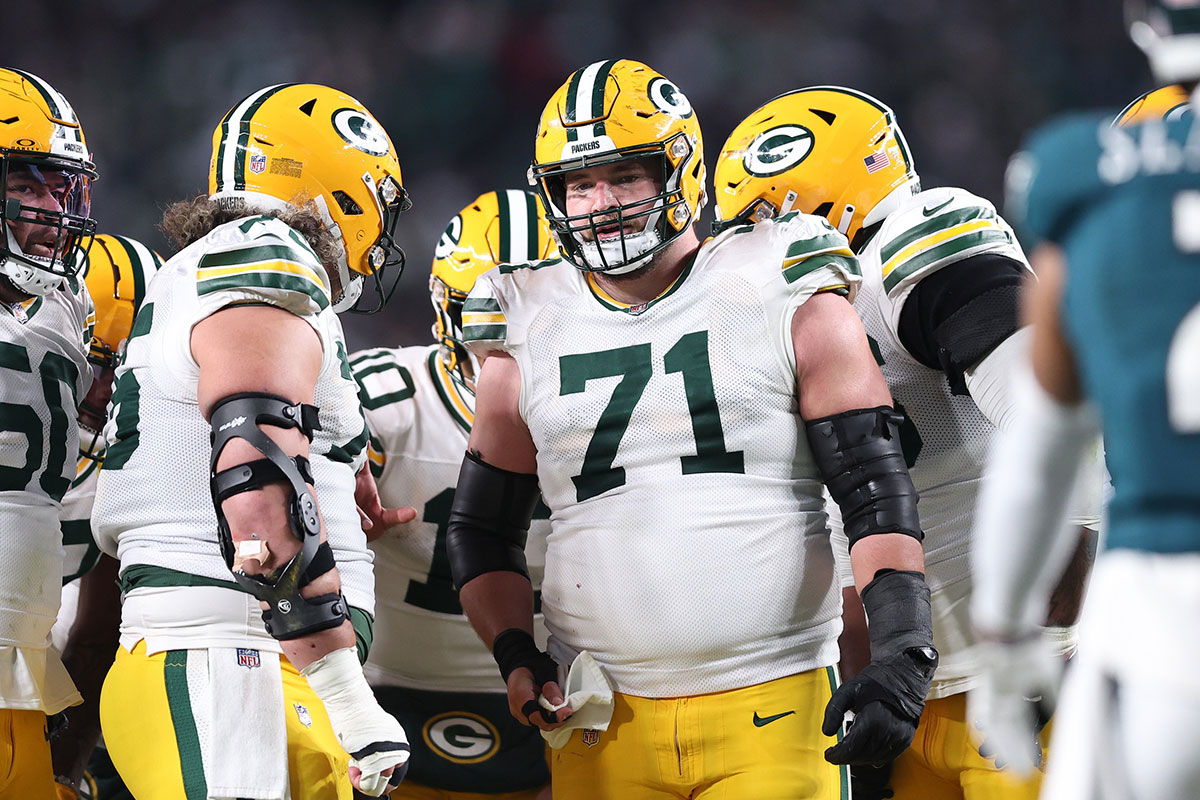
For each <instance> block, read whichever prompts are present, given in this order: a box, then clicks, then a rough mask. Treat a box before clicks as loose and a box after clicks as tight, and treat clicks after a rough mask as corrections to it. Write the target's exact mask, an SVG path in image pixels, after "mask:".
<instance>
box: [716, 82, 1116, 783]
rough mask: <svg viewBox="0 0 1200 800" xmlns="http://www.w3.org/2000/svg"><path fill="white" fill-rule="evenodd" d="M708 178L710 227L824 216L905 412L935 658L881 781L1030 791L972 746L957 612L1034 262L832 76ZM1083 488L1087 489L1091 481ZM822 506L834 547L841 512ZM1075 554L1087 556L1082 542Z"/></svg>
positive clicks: (775, 110) (744, 139)
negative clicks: (853, 272)
mask: <svg viewBox="0 0 1200 800" xmlns="http://www.w3.org/2000/svg"><path fill="white" fill-rule="evenodd" d="M714 182H715V184H716V198H717V217H718V222H717V224H716V227H717V229H723V228H724V227H727V226H728V225H737V224H741V223H743V222H745V221H747V220H755V219H772V218H775V217H777V216H779V215H781V214H787V213H789V212H791V211H793V210H803V211H807V212H811V213H815V214H819V215H821V216H823V217H825V218H827V219H828V220H829V221H830V222H831V223H832V224H833V225H835V226H836V227H837V228H838V230H839V231H841V232H842V233H844V234H846V236H847V237H848V238H849V239H850V243H851V249H853V250H854V251H855V252H856V253H857V254H858V260H859V265H860V266H861V268H862V272H863V280H862V287H861V289H860V292H859V295H858V298H857V299H856V301H855V308H856V309H857V310H858V312H859V314H860V316H861V317H862V319H863V324H864V326H865V327H866V330H867V334H868V336H869V338H870V342H871V349H872V352H873V353H874V355H875V359H876V361H878V363H879V365H880V368H881V369H882V370H883V374H884V377H885V378H886V379H887V381H888V385H889V386H890V387H891V390H892V396H893V398H894V402H895V407H896V410H897V411H898V412H899V413H900V414H901V415H902V417H903V421H902V422H901V425H900V437H901V442H902V444H903V449H904V455H905V460H906V462H907V464H908V467H909V469H910V470H911V474H912V478H913V483H914V484H915V485H916V487H917V490H918V492H919V493H920V495H921V503H920V506H919V511H920V519H921V527H922V530H923V531H924V532H925V536H926V538H925V560H926V567H927V570H928V572H927V574H928V579H929V585H930V589H931V591H932V595H933V625H934V628H933V630H934V642H935V644H936V646H937V649H938V653H939V654H940V656H941V661H940V664H939V665H938V671H937V674H936V675H935V676H934V681H933V685H932V687H931V689H930V693H929V698H928V702H927V704H926V707H925V713H924V716H923V717H922V722H921V727H920V728H919V729H918V731H917V737H916V739H915V741H914V743H913V746H912V747H911V748H910V749H909V750H908V751H907V752H906V753H905V754H904V755H903V756H902V757H901V758H900V759H899V760H898V761H897V762H896V764H895V767H894V769H893V770H892V775H891V791H893V792H894V793H895V796H896V797H897V798H917V797H920V798H925V797H933V798H959V800H961V798H963V797H964V796H966V793H967V792H968V787H970V788H969V791H970V793H971V794H970V796H971V797H974V798H993V797H994V798H1009V797H1011V798H1021V797H1028V798H1034V797H1036V796H1037V791H1038V780H1037V778H1034V779H1032V780H1030V781H1028V782H1026V784H1025V785H1018V784H1017V783H1016V782H1015V781H1014V780H1013V778H1012V776H1011V775H1007V774H1002V773H1001V772H1000V770H999V769H998V768H997V766H996V764H995V763H994V762H993V761H992V760H991V759H989V758H985V757H984V756H982V755H981V754H980V752H979V750H978V748H977V746H976V739H977V736H973V735H972V732H971V730H970V726H969V725H968V723H967V718H966V702H965V701H966V696H965V694H964V693H965V691H966V690H967V689H968V688H969V687H970V686H971V685H972V684H973V682H974V681H975V674H976V672H977V670H976V668H975V664H974V658H973V656H972V654H971V646H972V644H973V642H974V637H973V636H972V632H971V627H970V620H969V619H968V616H967V613H966V599H967V597H968V596H969V593H970V588H971V573H970V567H969V562H968V554H969V541H970V532H971V522H972V519H973V513H974V508H975V495H976V493H977V491H978V489H979V482H980V476H981V474H982V471H983V465H984V460H985V456H986V453H987V448H988V443H989V441H990V440H991V437H992V433H993V431H994V430H995V426H997V425H1005V424H1007V417H1008V415H1009V414H1010V413H1011V411H1010V400H1009V397H1008V395H1007V392H1006V384H1007V378H1008V376H1009V375H1010V374H1011V369H1012V365H1013V363H1014V360H1015V358H1016V355H1017V354H1018V353H1019V352H1020V351H1021V348H1022V347H1024V346H1025V342H1026V340H1027V336H1028V333H1027V332H1022V331H1021V330H1020V328H1021V323H1020V321H1019V319H1018V314H1017V307H1016V297H1017V291H1018V289H1019V287H1020V285H1021V283H1022V282H1023V281H1024V280H1026V279H1027V277H1028V275H1029V274H1030V273H1029V265H1028V263H1027V262H1026V260H1025V255H1024V253H1023V252H1022V251H1021V248H1020V246H1019V245H1018V244H1017V242H1016V238H1015V236H1014V235H1013V232H1012V229H1011V228H1010V227H1009V226H1008V224H1007V223H1006V222H1005V221H1004V220H1003V219H1002V218H1001V217H1000V216H999V215H998V214H997V213H996V210H995V208H994V207H993V206H992V204H991V203H989V202H988V201H987V200H984V199H983V198H981V197H977V196H975V195H973V194H971V193H969V192H967V191H965V190H963V189H958V188H953V187H943V188H936V189H928V190H924V191H922V190H921V186H920V180H919V178H918V176H917V173H916V170H915V168H914V166H913V158H912V155H911V153H910V151H909V148H908V145H907V143H906V142H905V139H904V135H903V133H902V132H901V130H900V128H899V127H898V125H897V124H896V121H895V117H894V115H893V113H892V111H891V109H889V108H888V107H887V106H885V105H883V104H882V103H880V102H879V101H878V100H876V99H875V98H873V97H870V96H869V95H866V94H863V93H862V92H858V91H855V90H853V89H848V88H845V87H839V86H820V87H814V88H808V89H800V90H797V91H793V92H789V93H787V94H784V95H781V96H780V97H777V98H775V99H774V100H771V101H770V102H768V103H766V104H765V105H763V106H762V107H760V108H758V109H757V110H755V111H754V112H753V113H751V114H750V115H749V116H748V117H747V118H746V119H745V120H744V121H743V122H741V123H740V124H739V125H738V126H737V128H736V129H735V130H734V131H733V133H732V134H730V136H729V139H728V140H727V141H726V143H725V146H724V148H723V149H722V151H721V155H720V157H719V158H718V160H717V168H716V171H715V177H714ZM1092 488H1093V493H1092V494H1093V496H1094V497H1096V498H1098V496H1099V486H1098V485H1097V486H1095V487H1092ZM1094 505H1098V500H1096V501H1094V502H1093V506H1094ZM830 510H831V516H832V517H833V525H832V527H833V529H834V542H835V547H838V548H839V551H840V550H842V549H844V548H845V546H846V543H845V538H844V536H842V535H840V534H841V520H840V519H839V518H838V514H837V513H836V512H837V509H836V507H831V509H830ZM1083 521H1086V522H1090V523H1091V524H1093V525H1095V524H1096V519H1095V518H1094V517H1088V518H1087V519H1085V520H1083ZM1080 552H1081V556H1080V558H1081V559H1084V561H1085V564H1086V557H1087V553H1088V552H1089V551H1088V550H1087V549H1086V547H1081V548H1080ZM839 555H841V553H839ZM1083 572H1086V570H1083ZM842 582H843V584H844V585H847V586H848V588H847V589H846V592H845V605H846V608H847V626H848V628H850V627H851V625H852V623H851V620H853V619H854V618H855V617H857V618H859V619H861V616H862V612H861V603H859V599H858V597H857V595H856V594H855V593H854V591H853V581H851V580H847V579H846V578H843V581H842ZM1081 593H1082V582H1081V580H1075V581H1074V585H1073V586H1072V587H1071V590H1070V591H1068V590H1066V589H1064V594H1065V595H1069V597H1065V598H1064V599H1063V602H1061V603H1060V604H1059V605H1060V609H1059V613H1060V615H1062V616H1064V617H1067V619H1059V620H1057V621H1058V623H1059V626H1060V627H1058V628H1056V631H1057V635H1058V636H1059V638H1060V647H1059V650H1060V651H1061V652H1064V653H1065V652H1066V651H1067V650H1069V649H1070V647H1071V636H1070V631H1069V630H1063V629H1062V626H1063V625H1066V624H1069V623H1070V622H1073V621H1074V618H1073V614H1074V611H1073V610H1072V608H1073V607H1077V605H1078V601H1079V596H1080V595H1081ZM1064 606H1065V607H1066V608H1064ZM843 645H848V647H844V649H848V650H850V653H849V655H850V658H851V659H853V658H854V656H853V648H854V647H855V645H856V643H855V642H854V641H853V640H852V639H851V638H850V637H849V635H848V636H847V637H844V638H843ZM854 777H855V796H856V797H865V798H868V799H869V798H870V797H873V796H887V795H886V790H885V789H884V787H883V783H884V781H885V780H886V777H887V776H886V771H885V772H884V773H883V774H880V773H879V772H878V771H877V770H871V769H866V768H862V769H856V770H855V776H854ZM1039 777H1040V776H1039Z"/></svg>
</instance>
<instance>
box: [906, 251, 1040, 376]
mask: <svg viewBox="0 0 1200 800" xmlns="http://www.w3.org/2000/svg"><path fill="white" fill-rule="evenodd" d="M1028 276H1029V270H1028V269H1027V268H1026V267H1025V265H1024V264H1022V263H1021V262H1020V261H1017V260H1015V259H1012V258H1009V257H1008V256H1003V255H1000V254H999V253H981V254H979V255H977V256H971V257H970V258H966V259H963V260H962V261H959V262H956V263H954V264H951V265H949V266H946V267H943V268H942V269H940V270H938V271H937V272H935V273H933V274H932V275H930V276H928V277H926V278H923V279H922V280H921V281H920V283H918V284H917V285H916V287H915V288H914V289H913V290H912V293H911V294H909V296H908V298H907V299H906V300H905V301H904V308H903V309H901V311H900V324H899V330H898V333H899V335H900V343H901V344H903V345H904V347H905V349H907V350H908V352H909V353H911V354H912V356H913V357H914V358H915V359H917V361H919V362H921V363H922V364H924V365H925V366H927V367H930V368H931V369H936V370H939V371H941V372H944V373H945V374H946V379H947V380H948V381H949V383H950V390H951V391H952V392H953V393H954V394H958V395H965V394H967V384H966V379H965V378H964V377H963V372H964V371H965V370H967V369H969V368H971V367H973V366H974V365H975V364H977V363H979V362H980V361H981V360H982V359H983V357H984V356H986V355H987V354H988V353H990V352H992V350H993V349H994V348H995V347H996V345H998V344H1000V343H1001V342H1002V341H1004V340H1005V339H1007V338H1008V337H1009V336H1011V335H1012V334H1013V333H1014V332H1015V331H1016V330H1017V328H1018V327H1019V326H1020V321H1019V315H1018V301H1019V298H1020V293H1021V285H1022V284H1023V283H1024V282H1025V280H1026V279H1027V278H1028Z"/></svg>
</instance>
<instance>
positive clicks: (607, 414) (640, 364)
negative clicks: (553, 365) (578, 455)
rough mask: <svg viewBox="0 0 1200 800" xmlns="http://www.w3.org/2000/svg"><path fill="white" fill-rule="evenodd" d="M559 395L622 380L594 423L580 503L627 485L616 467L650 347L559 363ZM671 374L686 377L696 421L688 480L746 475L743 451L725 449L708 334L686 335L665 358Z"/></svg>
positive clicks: (648, 368)
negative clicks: (709, 475) (710, 474)
mask: <svg viewBox="0 0 1200 800" xmlns="http://www.w3.org/2000/svg"><path fill="white" fill-rule="evenodd" d="M558 365H559V373H560V382H559V391H558V393H559V396H564V395H569V394H578V393H580V392H582V391H583V390H584V388H585V387H586V386H587V382H588V381H590V380H595V379H597V378H614V377H616V376H618V375H620V376H621V380H620V381H619V382H618V383H617V387H616V388H615V389H614V390H613V393H612V397H610V398H609V401H608V405H606V406H605V407H604V411H603V412H601V414H600V419H599V420H597V422H596V430H595V431H594V432H593V433H592V439H591V441H590V442H588V446H587V450H586V451H585V452H584V455H583V466H582V467H581V469H580V472H579V474H578V475H576V476H574V477H573V478H571V480H572V481H573V482H574V483H575V497H576V500H577V501H579V502H582V501H584V500H587V499H589V498H591V497H596V496H597V495H601V494H604V493H605V492H607V491H609V490H610V489H615V488H617V487H618V486H624V485H625V468H624V467H616V466H613V462H614V461H615V460H616V458H617V450H618V448H619V447H620V446H621V439H622V438H623V437H624V436H625V431H626V430H627V429H628V428H629V420H630V418H631V417H632V416H633V409H634V407H635V406H636V405H637V403H638V401H639V400H640V399H641V397H642V393H643V392H644V391H645V390H646V385H647V384H648V383H650V376H651V374H652V373H653V359H652V357H651V353H650V345H649V344H638V345H631V346H629V347H618V348H615V349H613V350H602V351H600V352H598V353H577V354H573V355H569V356H561V357H560V358H559V360H558ZM663 367H664V368H665V369H666V372H667V374H671V373H676V372H678V373H682V375H683V388H684V395H685V396H686V397H687V405H688V412H689V414H690V415H691V418H692V435H693V436H695V439H696V455H694V456H681V457H680V467H681V469H682V471H683V474H684V475H696V474H699V473H704V472H744V471H745V464H744V456H743V453H742V451H740V450H736V451H733V452H729V451H727V450H726V449H725V431H724V429H723V428H722V427H721V414H720V410H719V409H718V408H717V396H716V392H715V390H714V389H713V382H712V367H711V365H710V363H709V358H708V331H694V332H692V333H689V334H686V335H684V336H682V337H681V338H680V339H679V341H678V342H676V343H675V344H674V345H673V346H672V347H671V349H670V350H668V351H667V353H666V355H665V356H664V357H663Z"/></svg>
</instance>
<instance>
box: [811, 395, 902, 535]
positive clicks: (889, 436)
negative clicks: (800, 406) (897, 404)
mask: <svg viewBox="0 0 1200 800" xmlns="http://www.w3.org/2000/svg"><path fill="white" fill-rule="evenodd" d="M902 419H903V418H902V417H901V416H900V415H899V414H897V413H896V412H895V411H893V410H892V409H891V408H889V407H888V406H878V407H876V408H860V409H855V410H853V411H846V412H843V413H841V414H835V415H834V416H832V417H822V418H820V419H814V420H809V421H808V422H807V423H805V425H806V427H807V429H808V444H809V447H810V448H811V449H812V453H813V458H814V459H815V460H816V462H817V468H818V469H820V471H821V477H822V479H823V480H824V481H825V485H826V486H828V487H829V494H830V495H831V496H832V497H833V499H834V502H836V503H837V504H838V507H839V508H841V510H842V525H843V527H844V528H845V531H846V537H847V539H849V541H850V547H851V548H853V547H854V544H855V543H856V542H857V541H858V540H860V539H862V538H863V537H865V536H871V535H873V534H877V533H903V534H907V535H909V536H912V537H913V538H915V539H917V540H918V541H920V540H921V539H923V538H924V534H923V533H922V532H921V520H920V518H919V517H918V516H917V490H916V489H915V488H914V487H913V483H912V478H910V477H909V475H908V467H906V466H905V464H904V451H903V450H902V449H901V447H900V422H901V420H902Z"/></svg>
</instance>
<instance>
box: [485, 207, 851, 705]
mask: <svg viewBox="0 0 1200 800" xmlns="http://www.w3.org/2000/svg"><path fill="white" fill-rule="evenodd" d="M858 280H859V276H858V272H857V265H856V262H855V259H854V257H853V255H851V253H850V251H849V249H848V247H847V245H846V240H845V239H844V238H843V237H842V236H841V234H839V233H837V232H836V231H835V230H833V229H832V228H831V227H829V226H828V225H827V224H826V223H825V222H824V221H823V220H820V219H818V218H815V217H806V216H800V215H795V214H792V215H788V216H786V217H783V218H781V219H779V220H773V221H769V222H763V223H759V224H758V225H755V226H741V227H738V228H733V229H731V230H729V231H727V232H725V233H723V234H722V235H721V236H719V237H717V238H716V239H713V240H710V241H708V242H707V243H706V244H705V245H704V246H702V247H701V248H700V251H699V252H698V254H697V255H696V257H695V259H694V261H693V262H692V264H691V265H690V266H688V267H687V268H686V269H685V270H684V272H683V274H682V275H680V277H679V278H678V279H677V280H676V281H675V283H674V284H673V285H672V286H671V287H669V288H668V289H667V290H666V291H665V292H664V293H663V294H662V295H661V296H659V297H658V298H657V299H655V300H653V301H651V302H648V303H644V304H642V305H638V306H629V305H626V304H622V303H620V302H618V301H616V300H615V299H613V298H612V297H610V296H608V295H606V294H605V293H604V292H603V291H602V290H601V289H600V287H599V286H598V285H597V284H596V283H595V282H594V281H593V280H592V279H591V277H590V276H588V275H586V274H584V273H581V272H580V271H579V270H576V269H575V268H574V267H572V266H570V265H569V264H567V263H565V262H562V261H558V260H553V261H548V262H539V263H534V264H529V265H520V266H507V265H504V266H500V267H499V268H497V269H496V270H493V271H491V272H489V273H487V274H485V275H484V276H482V277H481V278H480V279H479V281H478V282H477V283H476V285H475V289H474V291H473V292H472V293H471V296H470V298H469V299H468V300H467V302H466V304H465V306H464V313H463V326H464V336H465V338H466V339H467V340H468V341H469V342H470V343H471V346H472V347H474V348H475V349H477V350H482V351H486V350H497V349H499V350H505V351H507V352H508V353H510V354H511V355H512V356H513V357H514V358H515V359H516V360H517V363H518V364H519V367H520V372H521V381H522V387H521V401H520V402H521V406H520V413H521V416H522V418H523V419H524V421H525V423H526V425H527V426H528V428H529V432H530V434H531V435H532V437H533V441H534V444H535V445H536V446H537V451H538V478H539V481H540V483H541V487H542V495H543V497H544V499H545V501H546V503H547V505H548V506H549V507H550V509H551V513H552V516H551V523H552V525H551V533H550V537H549V539H548V547H547V553H546V574H545V578H544V581H543V585H542V610H543V612H544V613H545V617H546V626H547V628H548V629H549V630H550V633H551V637H552V638H551V642H550V651H551V653H552V654H553V655H554V656H555V657H556V658H557V659H558V660H559V661H560V663H569V662H570V661H571V660H572V658H573V657H574V654H575V653H577V652H578V651H580V650H588V651H589V652H591V653H592V654H593V656H595V658H596V660H597V661H598V662H599V663H600V664H601V666H602V667H604V669H605V671H606V672H607V673H608V675H609V677H610V678H611V679H612V680H613V682H614V683H615V685H616V688H617V690H618V691H621V692H626V693H630V694H635V695H638V696H643V697H673V696H685V695H695V694H703V693H708V692H716V691H724V690H728V689H732V688H738V687H742V686H749V685H752V684H755V683H761V682H763V681H767V680H772V679H774V678H777V677H781V676H784V675H790V674H794V673H796V672H800V671H803V670H806V669H813V668H816V667H822V666H826V665H829V664H832V663H834V661H836V659H837V648H836V642H835V638H836V636H837V632H838V629H839V628H838V620H837V617H838V613H839V603H838V597H837V595H836V593H835V591H834V582H833V568H832V556H831V551H830V547H829V542H828V535H827V529H826V526H825V515H824V512H823V510H822V502H821V482H820V477H819V474H818V470H817V468H816V466H815V464H814V463H813V459H812V456H811V454H810V453H809V449H808V445H807V441H806V439H805V437H804V429H803V423H802V421H801V420H800V418H799V416H798V414H797V405H796V374H795V357H794V352H793V348H792V342H791V318H792V316H793V313H794V312H795V310H796V309H797V308H798V307H799V306H800V305H802V304H803V303H804V302H806V301H807V300H808V299H809V298H810V297H811V296H812V295H813V294H815V293H816V292H819V291H827V290H836V291H841V292H844V293H850V292H852V291H853V290H854V288H855V287H856V286H857V284H858Z"/></svg>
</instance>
